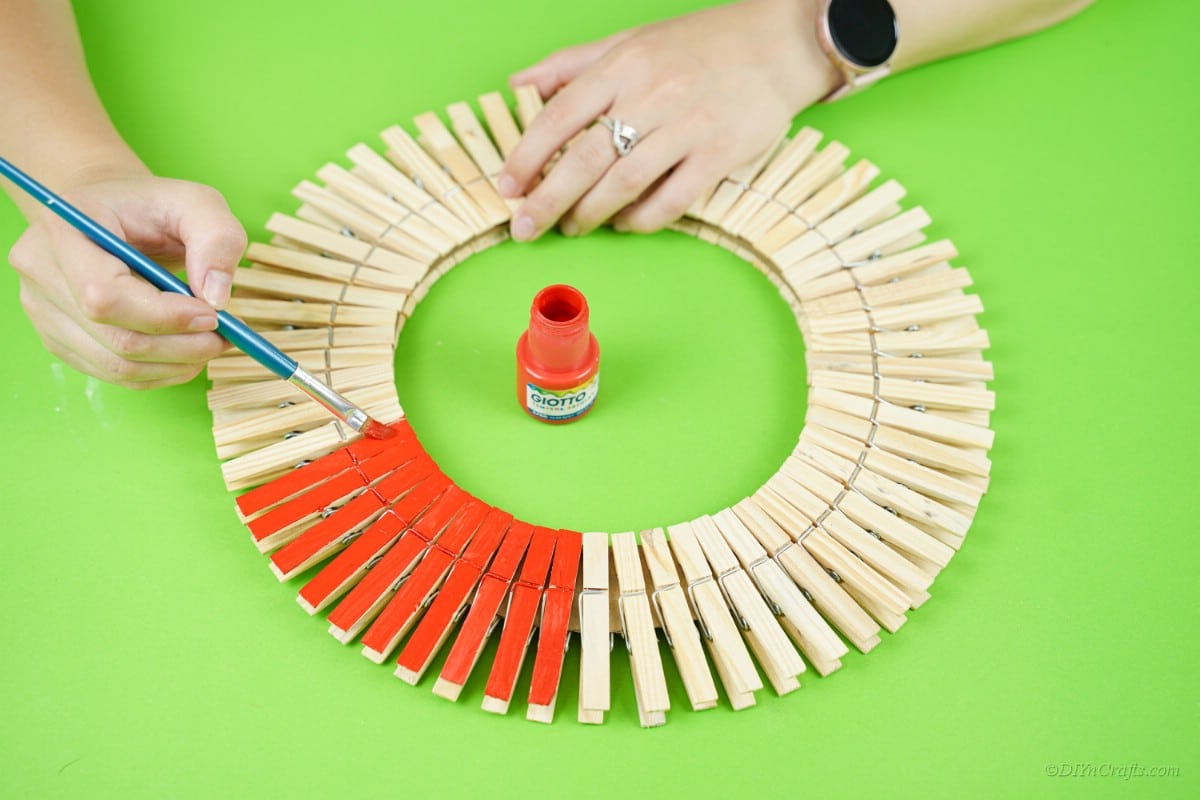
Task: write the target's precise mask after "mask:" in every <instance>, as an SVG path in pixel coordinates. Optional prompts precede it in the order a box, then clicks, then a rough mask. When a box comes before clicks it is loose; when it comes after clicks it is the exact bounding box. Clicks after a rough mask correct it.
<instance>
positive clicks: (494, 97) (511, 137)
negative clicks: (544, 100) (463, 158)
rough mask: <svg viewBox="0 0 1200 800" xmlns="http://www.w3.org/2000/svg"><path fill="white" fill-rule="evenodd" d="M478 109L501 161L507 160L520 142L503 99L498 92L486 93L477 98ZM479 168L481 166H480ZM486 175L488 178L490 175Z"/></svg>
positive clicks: (452, 114) (519, 136)
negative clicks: (481, 112) (481, 113)
mask: <svg viewBox="0 0 1200 800" xmlns="http://www.w3.org/2000/svg"><path fill="white" fill-rule="evenodd" d="M539 99H540V98H539ZM479 109H480V110H481V111H483V118H484V120H485V121H486V122H487V126H488V130H489V131H491V133H492V139H493V140H494V141H495V142H496V147H497V148H498V149H499V151H500V157H501V159H505V158H508V154H509V153H511V152H512V151H513V149H514V148H515V147H516V146H517V142H519V141H520V140H521V131H520V130H519V129H518V128H517V123H516V121H515V120H514V119H513V116H512V113H511V112H510V111H509V110H508V103H506V102H504V97H503V96H502V95H501V94H500V93H499V92H488V93H487V94H482V95H480V96H479ZM472 116H474V115H472ZM450 117H451V119H454V112H453V111H451V112H450ZM476 161H479V159H476ZM480 166H483V165H482V164H480ZM488 174H489V176H490V174H491V173H488Z"/></svg>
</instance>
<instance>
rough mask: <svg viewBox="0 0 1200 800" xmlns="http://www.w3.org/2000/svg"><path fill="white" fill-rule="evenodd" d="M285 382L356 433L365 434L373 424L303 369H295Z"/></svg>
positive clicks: (357, 408)
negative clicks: (370, 424)
mask: <svg viewBox="0 0 1200 800" xmlns="http://www.w3.org/2000/svg"><path fill="white" fill-rule="evenodd" d="M287 382H288V383H290V384H292V385H293V386H295V387H296V388H298V389H299V390H300V391H302V392H304V393H305V394H306V395H308V396H309V397H311V398H312V399H313V400H316V401H317V402H318V403H320V404H321V405H322V406H324V407H325V408H326V409H328V411H329V412H330V413H331V414H333V415H334V416H335V417H337V418H338V419H340V420H342V421H343V422H345V423H346V424H347V425H349V426H350V427H351V428H353V429H354V430H356V431H359V432H362V433H366V432H367V431H366V430H365V429H366V428H367V427H368V425H369V423H371V422H373V420H372V419H371V417H370V416H368V415H367V412H365V411H363V410H362V409H361V408H359V407H358V406H356V405H354V404H353V403H351V402H350V401H349V400H347V399H346V398H345V397H342V396H341V395H340V394H338V393H337V392H335V391H334V390H333V389H330V388H329V387H328V386H326V385H325V384H324V383H322V382H321V381H320V380H318V379H317V377H316V376H314V375H313V374H312V373H311V372H308V371H307V370H305V369H304V368H303V367H296V371H295V372H293V373H292V374H291V377H289V378H288V379H287Z"/></svg>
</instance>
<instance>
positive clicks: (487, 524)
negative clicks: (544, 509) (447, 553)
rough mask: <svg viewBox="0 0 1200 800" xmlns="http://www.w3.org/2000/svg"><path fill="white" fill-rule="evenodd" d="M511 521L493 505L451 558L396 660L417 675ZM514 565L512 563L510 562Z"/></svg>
mask: <svg viewBox="0 0 1200 800" xmlns="http://www.w3.org/2000/svg"><path fill="white" fill-rule="evenodd" d="M512 522H513V516H512V514H509V513H507V512H505V511H501V510H500V509H498V508H493V509H491V510H489V511H488V514H487V517H486V518H485V519H484V520H483V523H482V524H481V525H480V526H479V530H477V531H476V532H475V535H474V536H473V537H472V538H471V543H470V544H469V545H468V546H467V550H466V552H465V553H463V555H462V558H460V559H459V560H458V561H455V562H454V565H453V566H452V567H451V568H450V575H449V576H448V577H447V578H446V582H445V583H443V584H442V588H441V589H439V590H438V593H437V596H436V597H435V598H434V600H433V604H432V605H431V606H430V607H429V610H428V611H427V612H425V616H424V617H422V618H421V622H420V623H419V624H418V625H417V629H416V630H415V631H413V635H412V636H411V637H410V638H409V640H408V643H407V644H405V645H404V649H403V650H401V651H400V658H399V659H397V662H396V663H397V664H398V665H399V666H400V667H402V668H403V669H406V670H408V671H410V672H412V673H414V674H415V675H416V676H417V678H420V677H421V675H422V674H424V672H425V669H426V667H428V666H429V662H430V661H432V660H433V657H434V656H435V655H437V651H438V648H440V647H441V645H442V642H444V641H445V640H446V637H447V636H448V635H449V634H450V628H451V626H452V625H453V624H454V620H455V619H456V618H457V617H458V615H459V613H460V612H461V611H462V608H463V606H465V605H466V604H467V595H468V594H470V592H471V590H472V589H474V588H475V585H476V584H477V583H479V579H480V578H481V577H482V576H483V571H484V569H486V568H487V564H488V562H489V561H490V560H491V558H492V556H493V555H495V553H496V550H497V548H499V547H500V540H501V539H502V538H503V537H504V533H505V531H507V530H508V527H509V525H511V524H512ZM514 569H515V565H514Z"/></svg>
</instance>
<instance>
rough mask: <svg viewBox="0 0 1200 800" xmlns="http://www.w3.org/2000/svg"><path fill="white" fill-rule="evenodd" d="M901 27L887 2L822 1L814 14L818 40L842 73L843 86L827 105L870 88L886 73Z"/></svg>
mask: <svg viewBox="0 0 1200 800" xmlns="http://www.w3.org/2000/svg"><path fill="white" fill-rule="evenodd" d="M899 39H900V25H899V23H898V22H897V20H896V12H895V10H893V9H892V4H891V3H889V2H888V0H823V2H822V3H821V11H820V13H818V14H817V41H818V42H820V44H821V49H822V50H824V51H825V54H826V55H827V56H829V60H830V61H832V62H833V65H834V66H835V67H837V68H838V71H839V72H841V73H842V79H843V82H842V85H841V86H838V87H837V88H836V89H834V90H833V91H832V92H830V93H829V94H828V95H826V96H825V97H824V98H822V102H825V103H828V102H829V101H831V100H837V99H838V98H840V97H845V96H846V95H848V94H851V93H853V92H856V91H858V90H859V89H862V88H863V87H865V86H870V85H871V84H872V83H874V82H875V81H877V80H879V79H880V78H882V77H884V76H886V75H887V74H888V73H889V72H890V69H889V63H888V62H889V59H891V57H892V54H893V53H894V52H896V43H897V42H898V41H899Z"/></svg>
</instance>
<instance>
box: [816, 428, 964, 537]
mask: <svg viewBox="0 0 1200 800" xmlns="http://www.w3.org/2000/svg"><path fill="white" fill-rule="evenodd" d="M800 441H801V442H802V443H803V444H804V445H805V447H806V448H807V447H808V446H809V445H812V446H813V447H816V448H820V449H819V450H817V451H814V452H812V454H811V456H812V459H813V460H812V461H811V462H810V463H812V464H813V465H814V466H817V462H818V461H823V460H824V459H825V457H826V456H827V457H828V458H829V459H842V460H841V461H836V460H834V461H831V463H830V464H829V465H828V469H824V471H825V472H826V473H827V474H830V475H834V477H838V475H841V474H843V473H844V472H845V466H846V463H845V462H846V461H847V460H850V459H853V462H852V468H851V469H852V470H853V466H856V465H857V464H858V463H860V462H861V464H862V468H861V469H860V470H859V471H858V473H857V474H854V473H853V471H851V473H850V474H851V475H854V484H855V486H856V487H857V488H858V489H860V490H861V491H862V493H863V494H864V495H865V496H867V497H869V498H870V499H871V500H872V501H874V502H875V503H877V504H878V505H880V506H886V507H888V508H893V509H895V510H896V511H898V512H900V513H901V514H903V515H904V516H905V517H907V518H908V519H909V521H910V522H912V524H913V525H915V526H917V527H919V528H920V529H922V530H924V531H926V532H928V533H929V534H930V535H932V536H935V537H936V538H937V539H938V540H939V541H941V542H944V543H946V544H947V545H949V546H950V547H953V548H954V549H957V548H958V544H959V543H961V542H962V539H963V537H964V536H965V535H966V533H967V529H968V527H970V524H971V516H972V515H973V514H974V512H975V508H976V507H977V506H978V505H979V501H980V499H981V498H982V496H983V492H982V490H981V489H979V488H977V487H975V486H973V485H971V484H970V483H967V482H965V481H961V480H958V479H957V478H954V477H952V476H950V475H947V474H946V473H944V472H941V471H939V470H936V469H932V468H930V467H926V466H924V465H922V464H920V463H916V462H913V461H908V460H907V459H904V458H900V457H899V456H896V455H893V454H891V453H888V452H887V451H885V450H882V449H880V448H878V447H875V446H874V444H873V442H872V446H869V447H865V446H864V445H863V444H862V443H860V442H858V441H856V440H855V439H853V438H851V437H849V436H845V435H842V434H839V433H835V432H834V431H831V430H829V429H827V428H822V427H820V426H805V428H804V436H802V437H801V439H800ZM797 455H802V457H806V458H807V457H808V456H805V455H803V454H802V453H801V452H800V451H797ZM830 470H833V471H830ZM835 473H836V474H835ZM964 508H965V510H963V509H964Z"/></svg>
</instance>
